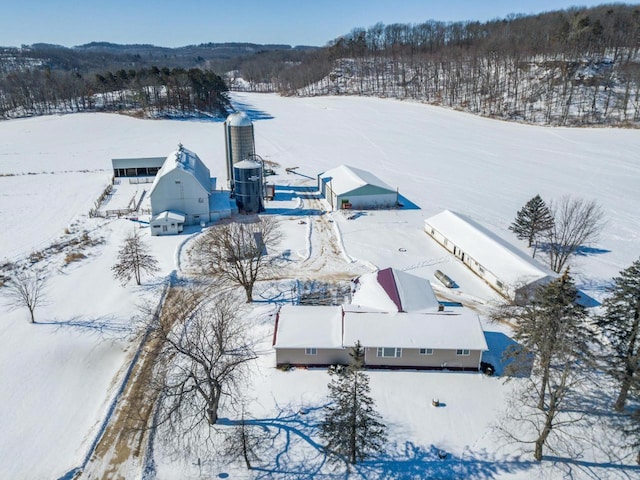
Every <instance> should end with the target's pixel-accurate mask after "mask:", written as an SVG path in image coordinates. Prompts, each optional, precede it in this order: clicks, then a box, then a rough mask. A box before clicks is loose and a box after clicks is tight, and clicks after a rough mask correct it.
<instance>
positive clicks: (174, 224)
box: [149, 211, 185, 235]
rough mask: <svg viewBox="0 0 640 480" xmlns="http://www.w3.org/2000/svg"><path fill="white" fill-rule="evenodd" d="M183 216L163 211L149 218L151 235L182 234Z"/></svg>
mask: <svg viewBox="0 0 640 480" xmlns="http://www.w3.org/2000/svg"><path fill="white" fill-rule="evenodd" d="M184 221H185V216H184V215H183V214H181V213H178V212H172V211H165V212H160V213H158V214H157V215H154V216H152V217H151V221H150V222H149V227H150V228H151V235H177V234H178V233H182V230H183V228H184Z"/></svg>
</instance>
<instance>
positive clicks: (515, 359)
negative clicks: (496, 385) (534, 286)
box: [501, 272, 592, 461]
mask: <svg viewBox="0 0 640 480" xmlns="http://www.w3.org/2000/svg"><path fill="white" fill-rule="evenodd" d="M577 294H578V291H577V289H576V288H575V286H574V284H573V280H572V279H571V277H570V275H569V273H568V272H565V273H564V274H563V275H562V277H560V278H558V279H557V280H554V281H553V282H551V283H549V284H548V285H544V286H541V287H539V288H538V290H537V291H536V294H535V296H534V298H533V300H532V302H531V304H529V305H527V306H525V307H516V308H515V309H514V310H513V311H512V318H513V320H515V327H514V336H513V338H514V340H516V342H518V343H517V344H516V345H515V346H513V347H510V348H509V349H507V351H506V352H505V359H506V360H507V362H509V363H508V364H507V367H506V368H505V374H506V375H507V381H508V380H509V376H526V377H527V380H526V382H525V383H523V384H522V385H521V387H520V389H519V391H518V392H517V395H514V397H513V399H512V401H513V402H514V403H515V404H514V405H512V407H513V408H509V409H507V411H508V414H507V415H508V420H509V421H510V422H511V424H512V425H516V427H515V428H509V426H505V427H504V428H502V429H501V430H502V432H503V433H505V434H506V435H507V436H508V437H509V438H510V439H511V440H515V441H517V442H520V443H529V444H532V445H533V446H534V458H535V459H536V460H537V461H540V460H542V456H543V450H544V448H545V447H550V446H551V445H552V443H553V444H555V445H557V444H559V443H562V442H563V441H564V440H566V436H567V430H566V427H567V426H568V425H571V424H575V423H577V422H580V421H582V420H583V415H582V414H581V413H580V412H579V411H578V410H576V409H572V408H570V405H571V399H572V398H574V396H575V393H576V388H577V387H579V386H581V385H584V382H585V381H586V379H587V378H588V373H589V372H590V371H591V370H592V364H591V362H592V358H591V353H590V352H591V348H590V346H591V344H590V340H589V339H590V338H592V332H591V330H590V329H589V325H588V322H587V314H586V311H585V309H584V307H582V306H580V305H578V304H577V303H576V299H577ZM525 426H526V428H523V427H525ZM552 438H553V440H554V441H553V442H551V440H552Z"/></svg>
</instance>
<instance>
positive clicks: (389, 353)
mask: <svg viewBox="0 0 640 480" xmlns="http://www.w3.org/2000/svg"><path fill="white" fill-rule="evenodd" d="M378 357H391V358H400V357H402V349H401V348H394V347H378Z"/></svg>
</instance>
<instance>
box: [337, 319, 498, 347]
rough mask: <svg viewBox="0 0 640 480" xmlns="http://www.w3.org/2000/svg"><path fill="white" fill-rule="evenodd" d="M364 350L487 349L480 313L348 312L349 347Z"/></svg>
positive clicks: (347, 333)
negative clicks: (359, 344) (377, 348)
mask: <svg viewBox="0 0 640 480" xmlns="http://www.w3.org/2000/svg"><path fill="white" fill-rule="evenodd" d="M357 341H360V343H361V344H362V345H363V346H364V347H396V348H434V349H458V348H466V349H469V350H487V349H488V347H487V342H486V340H485V337H484V332H483V331H482V326H481V325H480V319H479V318H478V315H477V314H476V313H473V312H471V311H467V310H465V309H460V312H455V313H452V312H440V313H396V314H390V313H380V312H377V313H355V312H345V316H344V337H343V342H344V344H345V345H354V344H355V343H356V342H357Z"/></svg>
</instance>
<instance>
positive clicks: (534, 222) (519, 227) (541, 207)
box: [509, 195, 554, 257]
mask: <svg viewBox="0 0 640 480" xmlns="http://www.w3.org/2000/svg"><path fill="white" fill-rule="evenodd" d="M553 224H554V221H553V216H552V215H551V212H550V211H549V208H548V207H547V205H546V204H545V203H544V200H542V198H541V197H540V195H536V196H535V197H533V198H532V199H531V200H529V201H528V202H527V203H526V204H525V206H524V207H522V208H521V209H520V211H518V213H517V214H516V219H515V220H514V222H513V223H512V224H511V225H510V226H509V230H511V231H512V232H513V233H515V234H516V235H517V236H518V238H519V239H520V240H527V241H528V242H529V245H528V246H529V247H531V245H533V242H534V240H536V239H537V237H538V236H539V235H540V234H541V233H543V232H546V231H548V230H550V229H551V228H553ZM533 256H534V257H535V250H534V252H533Z"/></svg>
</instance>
